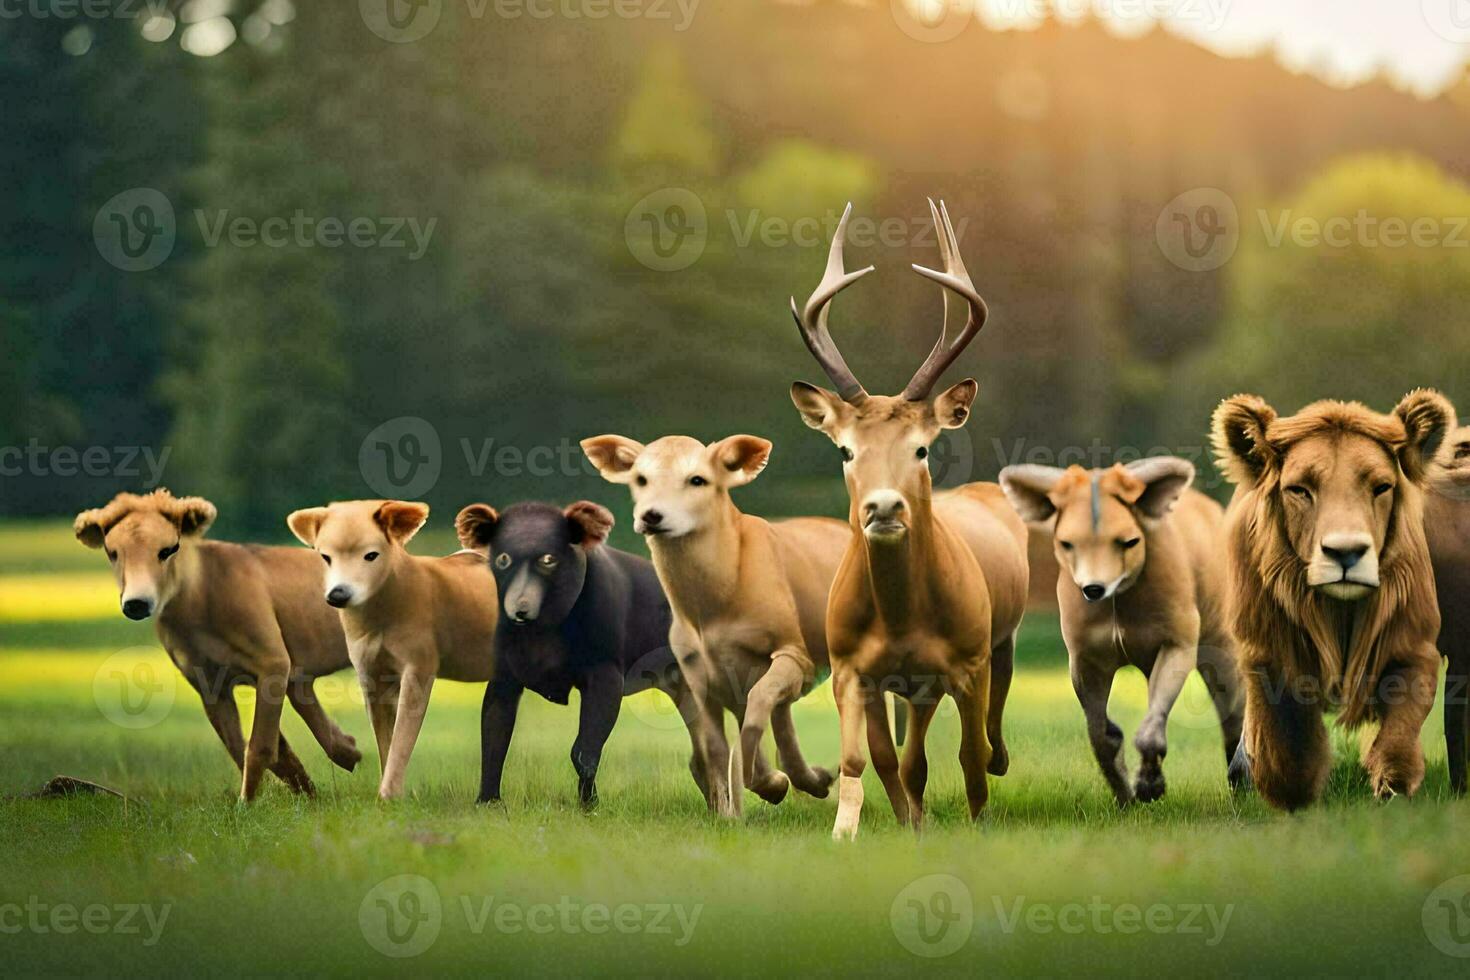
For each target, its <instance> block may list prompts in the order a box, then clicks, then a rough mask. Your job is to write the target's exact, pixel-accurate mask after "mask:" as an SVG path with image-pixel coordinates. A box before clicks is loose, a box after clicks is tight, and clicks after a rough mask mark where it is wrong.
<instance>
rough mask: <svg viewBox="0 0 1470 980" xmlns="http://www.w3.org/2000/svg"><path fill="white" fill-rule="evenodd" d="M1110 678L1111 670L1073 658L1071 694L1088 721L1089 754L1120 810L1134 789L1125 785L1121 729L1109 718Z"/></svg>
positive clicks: (1131, 796) (1083, 658) (1131, 798)
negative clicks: (1095, 760)
mask: <svg viewBox="0 0 1470 980" xmlns="http://www.w3.org/2000/svg"><path fill="white" fill-rule="evenodd" d="M1113 674H1114V670H1113V668H1112V667H1111V666H1103V665H1100V664H1095V663H1092V662H1090V661H1088V660H1087V659H1086V658H1085V657H1083V656H1080V655H1074V656H1073V657H1072V690H1073V691H1075V692H1076V693H1077V701H1078V703H1079V704H1081V705H1082V714H1083V716H1084V717H1085V718H1086V719H1087V740H1088V741H1089V742H1090V743H1091V744H1092V754H1093V756H1095V757H1096V758H1097V764H1098V766H1099V768H1101V769H1102V774H1103V778H1104V779H1106V780H1107V781H1108V788H1109V789H1111V790H1112V791H1113V798H1114V799H1115V800H1117V801H1118V805H1119V806H1127V805H1128V804H1129V803H1132V802H1133V788H1132V787H1131V786H1130V785H1129V784H1128V766H1127V763H1126V762H1125V761H1124V758H1123V729H1121V728H1119V727H1118V726H1117V725H1116V724H1114V722H1113V720H1112V719H1111V718H1109V717H1108V698H1109V697H1110V696H1111V695H1112V693H1113Z"/></svg>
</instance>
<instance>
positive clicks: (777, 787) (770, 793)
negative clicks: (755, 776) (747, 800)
mask: <svg viewBox="0 0 1470 980" xmlns="http://www.w3.org/2000/svg"><path fill="white" fill-rule="evenodd" d="M751 789H752V790H753V791H754V792H755V795H756V796H759V797H760V798H761V799H763V800H765V801H766V802H767V803H769V804H771V805H772V806H775V805H776V804H777V803H780V802H781V801H782V800H784V799H786V794H787V793H788V792H790V790H791V780H790V778H788V777H787V775H786V774H785V773H784V772H773V773H771V775H770V777H769V778H767V779H766V782H765V785H763V786H759V787H756V786H752V787H751Z"/></svg>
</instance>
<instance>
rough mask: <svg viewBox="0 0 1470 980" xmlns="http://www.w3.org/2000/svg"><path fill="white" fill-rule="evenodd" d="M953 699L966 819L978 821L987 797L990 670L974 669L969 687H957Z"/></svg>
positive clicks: (988, 795) (988, 794) (988, 786)
mask: <svg viewBox="0 0 1470 980" xmlns="http://www.w3.org/2000/svg"><path fill="white" fill-rule="evenodd" d="M955 700H956V702H958V704H959V707H960V767H961V768H962V769H964V771H965V798H966V799H967V800H968V801H969V804H970V819H971V820H978V819H980V813H981V811H982V810H984V809H985V804H986V802H987V801H988V800H989V798H990V784H989V782H988V779H989V776H988V770H989V769H990V736H989V735H988V734H987V733H986V731H987V726H986V721H987V718H986V716H987V715H988V714H989V713H990V671H988V670H983V669H982V670H980V671H977V672H976V675H975V677H974V679H973V681H972V683H971V685H970V687H969V688H968V689H960V690H959V693H957V695H956V697H955Z"/></svg>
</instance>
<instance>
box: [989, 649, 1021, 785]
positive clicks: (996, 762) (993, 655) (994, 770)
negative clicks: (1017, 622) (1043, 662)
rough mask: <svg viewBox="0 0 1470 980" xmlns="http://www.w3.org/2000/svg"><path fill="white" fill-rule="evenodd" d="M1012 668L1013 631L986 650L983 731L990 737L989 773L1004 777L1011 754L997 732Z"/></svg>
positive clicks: (1002, 736)
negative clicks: (986, 708) (987, 706)
mask: <svg viewBox="0 0 1470 980" xmlns="http://www.w3.org/2000/svg"><path fill="white" fill-rule="evenodd" d="M1015 670H1016V634H1014V633H1012V634H1011V635H1010V636H1007V637H1006V638H1005V639H1003V640H1001V641H1000V642H999V643H997V644H996V645H995V647H994V649H992V650H991V651H990V714H989V716H988V717H987V718H986V726H987V727H986V733H987V734H988V735H989V737H990V774H991V775H992V776H1004V775H1005V774H1006V772H1007V771H1008V770H1009V769H1010V768H1011V754H1010V751H1009V750H1008V749H1007V748H1006V740H1005V735H1004V734H1003V733H1002V731H1001V722H1002V716H1003V715H1004V714H1005V710H1006V699H1007V698H1008V697H1009V696H1010V693H1011V677H1012V675H1013V674H1014V673H1015Z"/></svg>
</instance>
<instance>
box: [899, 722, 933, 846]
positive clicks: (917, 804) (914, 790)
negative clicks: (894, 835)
mask: <svg viewBox="0 0 1470 980" xmlns="http://www.w3.org/2000/svg"><path fill="white" fill-rule="evenodd" d="M938 710H939V699H938V698H937V697H932V698H931V697H927V696H926V697H924V698H923V699H922V700H918V701H911V702H910V703H909V711H908V723H909V730H908V733H907V737H906V738H905V739H904V746H903V760H902V761H901V762H900V763H899V764H898V778H899V779H900V780H902V781H903V791H904V793H905V794H907V796H908V800H909V821H910V822H911V823H912V824H913V826H914V830H915V831H919V830H923V829H924V788H925V787H926V786H927V785H928V784H929V757H928V755H927V754H926V753H925V750H924V739H925V738H926V737H927V736H928V734H929V723H930V722H932V721H933V720H934V715H935V713H936V712H937V711H938Z"/></svg>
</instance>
